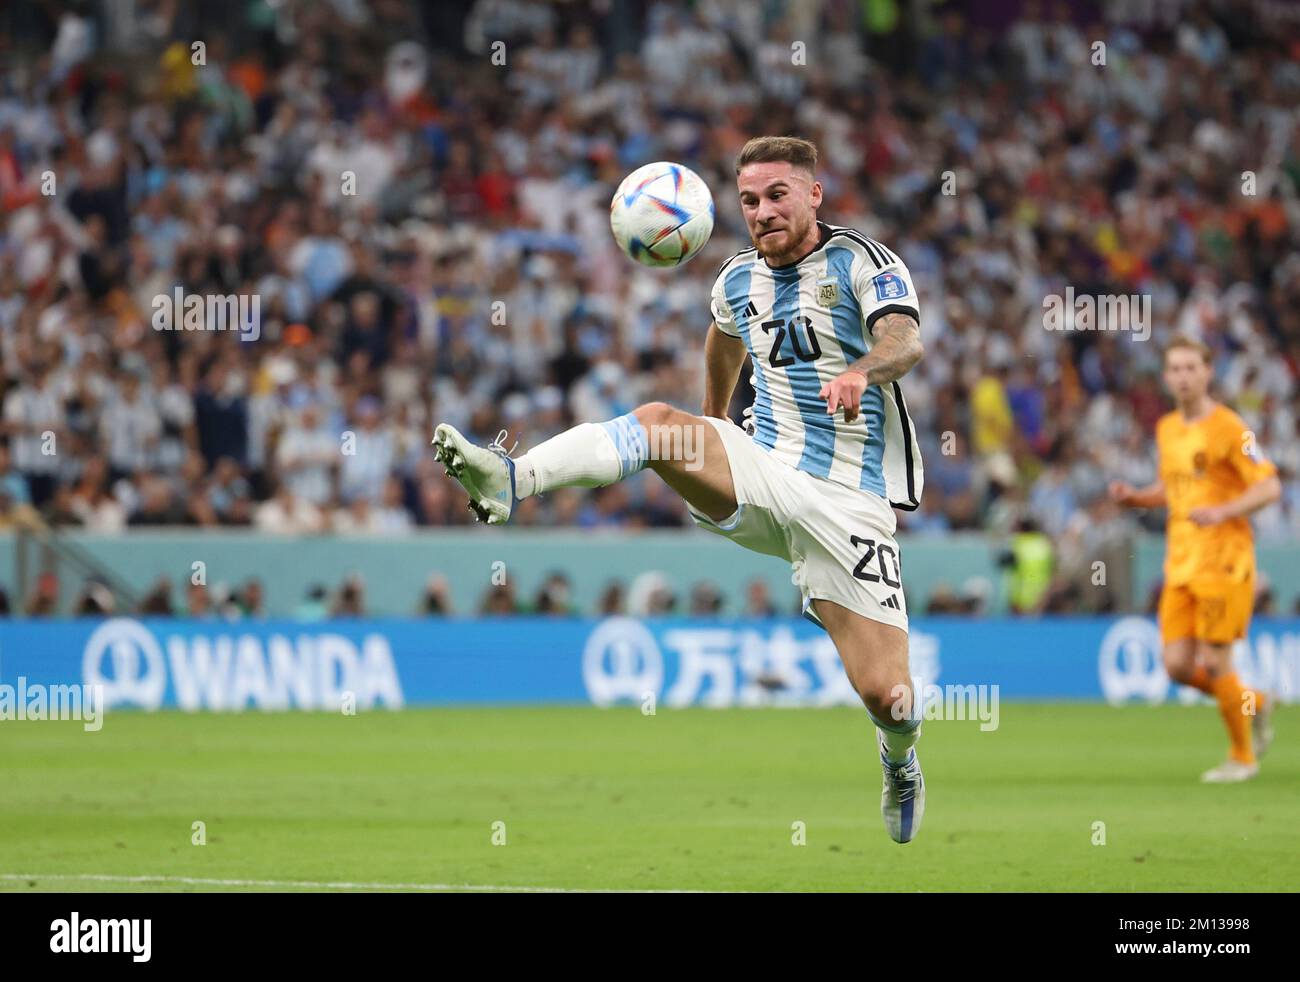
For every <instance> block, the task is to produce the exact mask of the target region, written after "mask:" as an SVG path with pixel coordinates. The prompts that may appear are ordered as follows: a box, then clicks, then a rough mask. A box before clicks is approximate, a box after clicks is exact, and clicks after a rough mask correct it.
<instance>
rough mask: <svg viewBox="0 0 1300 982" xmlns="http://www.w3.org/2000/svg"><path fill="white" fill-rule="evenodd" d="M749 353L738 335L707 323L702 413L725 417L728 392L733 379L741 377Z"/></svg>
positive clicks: (729, 393)
mask: <svg viewBox="0 0 1300 982" xmlns="http://www.w3.org/2000/svg"><path fill="white" fill-rule="evenodd" d="M748 354H749V351H748V349H747V348H746V347H745V343H744V342H743V341H741V340H740V339H739V338H733V337H732V336H731V335H729V334H726V333H724V332H722V331H719V330H718V327H717V325H716V324H711V325H709V333H708V334H707V335H706V336H705V339H704V367H705V380H704V406H703V410H702V412H703V414H704V415H705V416H714V417H716V418H718V419H726V418H727V407H728V406H729V405H731V396H732V393H734V392H735V391H736V381H737V379H739V378H740V369H741V367H742V366H743V365H744V364H745V358H746V356H747V355H748Z"/></svg>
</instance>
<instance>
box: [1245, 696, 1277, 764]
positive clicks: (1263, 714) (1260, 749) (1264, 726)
mask: <svg viewBox="0 0 1300 982" xmlns="http://www.w3.org/2000/svg"><path fill="white" fill-rule="evenodd" d="M1250 737H1251V740H1252V741H1254V744H1255V756H1256V757H1263V756H1264V753H1265V752H1266V751H1267V750H1268V748H1269V747H1270V746H1271V745H1272V743H1273V697H1272V696H1267V697H1266V698H1265V699H1264V705H1263V706H1262V707H1258V708H1256V710H1255V715H1254V716H1252V717H1251V720H1250Z"/></svg>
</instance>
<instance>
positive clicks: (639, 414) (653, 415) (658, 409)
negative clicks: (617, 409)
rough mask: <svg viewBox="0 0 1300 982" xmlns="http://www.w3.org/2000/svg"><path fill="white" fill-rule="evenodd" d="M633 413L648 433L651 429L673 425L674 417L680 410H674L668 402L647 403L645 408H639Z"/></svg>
mask: <svg viewBox="0 0 1300 982" xmlns="http://www.w3.org/2000/svg"><path fill="white" fill-rule="evenodd" d="M632 412H633V414H634V415H635V416H636V418H637V419H638V420H640V421H641V425H642V426H644V427H645V428H646V430H647V432H648V431H649V430H650V428H651V427H655V426H668V425H669V424H671V423H672V421H673V416H674V415H676V414H677V413H678V412H680V410H678V409H674V408H673V407H672V406H670V405H668V403H666V402H647V403H646V404H645V405H643V406H637V407H636V409H634V410H633V411H632Z"/></svg>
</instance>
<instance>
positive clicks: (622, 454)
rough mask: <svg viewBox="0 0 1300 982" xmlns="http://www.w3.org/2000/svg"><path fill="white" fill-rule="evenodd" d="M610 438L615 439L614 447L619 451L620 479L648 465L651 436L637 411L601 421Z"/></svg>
mask: <svg viewBox="0 0 1300 982" xmlns="http://www.w3.org/2000/svg"><path fill="white" fill-rule="evenodd" d="M600 425H601V426H602V427H604V429H605V432H606V433H608V434H609V438H610V439H611V440H613V441H614V449H615V450H616V451H617V452H618V461H619V467H620V468H621V473H620V474H619V479H620V480H622V479H623V478H625V477H627V476H628V475H629V474H635V473H636V472H637V471H639V470H643V469H644V468H645V465H646V459H647V458H648V457H649V455H650V438H649V436H647V434H646V431H645V427H644V426H642V425H641V421H640V420H639V419H637V418H636V414H635V413H628V414H627V415H626V416H619V417H618V418H617V419H611V420H610V421H609V422H607V423H601V424H600Z"/></svg>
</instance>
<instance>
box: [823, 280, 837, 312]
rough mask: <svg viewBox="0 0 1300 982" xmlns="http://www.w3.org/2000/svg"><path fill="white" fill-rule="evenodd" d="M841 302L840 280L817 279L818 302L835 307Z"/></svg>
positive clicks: (824, 305)
mask: <svg viewBox="0 0 1300 982" xmlns="http://www.w3.org/2000/svg"><path fill="white" fill-rule="evenodd" d="M839 302H840V281H839V280H837V279H833V278H832V279H825V280H818V281H817V303H818V304H820V305H821V306H823V307H834V306H835V305H836V304H837V303H839Z"/></svg>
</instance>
